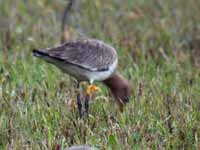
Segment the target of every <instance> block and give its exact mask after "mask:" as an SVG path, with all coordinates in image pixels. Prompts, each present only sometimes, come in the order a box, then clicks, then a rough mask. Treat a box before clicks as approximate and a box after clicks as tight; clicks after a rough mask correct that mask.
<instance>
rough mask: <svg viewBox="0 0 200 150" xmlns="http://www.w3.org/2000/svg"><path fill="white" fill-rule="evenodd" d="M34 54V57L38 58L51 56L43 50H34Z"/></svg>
mask: <svg viewBox="0 0 200 150" xmlns="http://www.w3.org/2000/svg"><path fill="white" fill-rule="evenodd" d="M32 53H33V56H36V57H43V56H49V54H48V53H47V52H44V51H43V50H37V49H34V50H33V51H32Z"/></svg>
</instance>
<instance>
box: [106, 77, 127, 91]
mask: <svg viewBox="0 0 200 150" xmlns="http://www.w3.org/2000/svg"><path fill="white" fill-rule="evenodd" d="M126 82H127V81H126V80H125V79H124V78H123V77H122V76H121V75H120V74H118V73H114V74H113V75H112V76H111V77H109V78H108V79H106V80H104V81H103V83H104V84H105V85H106V86H107V87H108V88H109V89H110V90H111V91H112V92H113V90H116V89H120V88H121V87H122V86H123V85H124V84H125V83H126Z"/></svg>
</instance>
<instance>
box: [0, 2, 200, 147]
mask: <svg viewBox="0 0 200 150" xmlns="http://www.w3.org/2000/svg"><path fill="white" fill-rule="evenodd" d="M65 3H66V2H65V1H63V0H54V1H51V0H34V1H33V0H30V1H19V0H15V1H12V0H7V1H0V14H1V15H0V35H1V38H0V149H64V147H66V146H71V145H84V144H86V145H92V146H95V147H97V148H99V149H127V150H128V149H199V148H200V141H199V138H200V128H199V127H200V112H199V110H200V101H199V99H200V91H199V90H200V86H199V85H200V71H199V67H200V65H199V54H200V53H199V50H200V45H199V42H200V41H199V40H200V38H199V35H200V34H199V33H200V28H199V27H200V15H199V9H200V1H199V0H196V1H195V0H190V1H184V0H175V1H162V0H155V1H147V0H142V1H141V0H125V1H120V0H95V1H92V0H83V1H81V2H80V3H79V9H78V12H77V14H71V15H72V20H71V24H70V25H71V31H72V33H71V34H72V39H73V38H77V37H79V36H80V33H81V34H82V35H84V36H87V37H91V38H98V39H100V40H103V41H105V42H107V43H109V44H111V45H113V46H114V47H115V48H116V50H117V52H118V54H119V66H118V71H119V72H120V73H122V74H123V76H124V77H126V78H127V79H128V80H129V81H130V83H131V85H132V89H133V93H132V97H131V99H130V102H129V103H128V104H127V107H126V109H125V111H124V112H123V113H119V111H118V109H117V107H116V106H115V103H114V102H113V100H112V99H113V98H112V97H110V94H109V92H108V91H107V89H106V88H105V87H104V86H103V85H101V83H97V84H98V85H99V86H100V87H101V91H99V92H97V93H96V94H95V95H94V96H93V98H92V100H91V101H90V116H89V119H90V120H89V122H87V120H84V119H83V120H80V119H78V112H77V108H76V91H75V86H73V84H69V80H71V78H70V79H69V77H68V75H66V74H63V73H62V72H60V70H58V69H57V68H56V67H54V66H51V65H49V64H46V63H44V62H42V61H40V60H38V59H35V58H33V57H32V55H31V50H32V49H33V48H41V47H51V46H54V45H56V44H58V43H60V36H61V31H60V23H61V22H60V20H61V16H62V13H63V10H64V7H65V5H66V4H65ZM82 87H83V89H82V91H83V92H84V90H85V84H82Z"/></svg>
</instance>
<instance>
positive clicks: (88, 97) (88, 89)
mask: <svg viewBox="0 0 200 150" xmlns="http://www.w3.org/2000/svg"><path fill="white" fill-rule="evenodd" d="M98 89H99V88H98V87H97V86H95V85H93V84H92V82H91V83H90V85H89V86H88V87H87V91H86V97H85V112H86V115H87V117H88V114H89V100H90V95H91V93H92V92H94V91H96V90H98Z"/></svg>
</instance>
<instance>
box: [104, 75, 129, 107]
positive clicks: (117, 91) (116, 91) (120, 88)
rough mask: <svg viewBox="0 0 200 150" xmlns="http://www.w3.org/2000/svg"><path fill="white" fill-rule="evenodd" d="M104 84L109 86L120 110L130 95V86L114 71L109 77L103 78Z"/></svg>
mask: <svg viewBox="0 0 200 150" xmlns="http://www.w3.org/2000/svg"><path fill="white" fill-rule="evenodd" d="M104 84H105V85H107V86H108V87H109V89H110V90H111V92H112V94H113V95H114V97H115V99H116V100H117V102H118V104H119V106H120V110H123V106H124V105H125V104H126V103H127V102H128V101H129V98H130V96H131V86H130V84H129V82H128V81H127V80H125V79H124V78H123V77H122V76H121V75H120V74H118V73H114V74H113V75H112V76H111V77H110V78H108V79H106V80H104Z"/></svg>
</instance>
